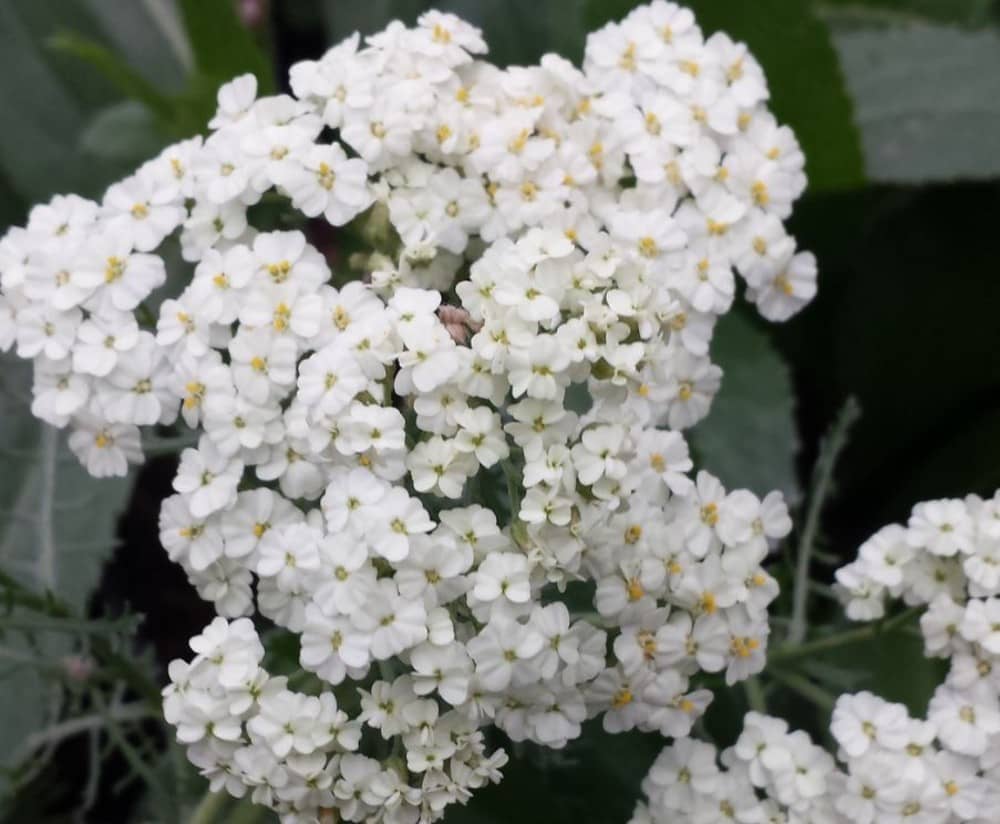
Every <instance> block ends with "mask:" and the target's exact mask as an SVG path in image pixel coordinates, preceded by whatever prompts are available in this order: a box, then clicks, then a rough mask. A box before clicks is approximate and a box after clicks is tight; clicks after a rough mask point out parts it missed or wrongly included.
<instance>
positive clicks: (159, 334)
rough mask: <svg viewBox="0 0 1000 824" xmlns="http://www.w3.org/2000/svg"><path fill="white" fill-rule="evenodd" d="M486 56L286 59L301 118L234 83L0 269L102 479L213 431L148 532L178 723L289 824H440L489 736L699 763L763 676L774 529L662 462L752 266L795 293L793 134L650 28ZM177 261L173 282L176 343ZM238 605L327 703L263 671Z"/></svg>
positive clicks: (13, 240) (782, 530)
mask: <svg viewBox="0 0 1000 824" xmlns="http://www.w3.org/2000/svg"><path fill="white" fill-rule="evenodd" d="M483 51H485V44H484V43H483V41H482V39H481V36H480V33H479V32H478V31H477V30H476V29H474V28H473V27H471V26H469V25H468V24H466V23H464V22H462V21H461V20H459V19H458V18H456V17H454V16H452V15H446V14H440V13H437V12H428V13H427V14H425V15H423V16H422V17H421V18H420V20H419V21H418V24H417V26H416V27H414V28H406V27H405V26H403V25H402V24H399V23H394V24H392V25H390V26H389V27H388V28H387V29H386V30H385V31H383V32H381V33H379V34H377V35H374V36H372V37H370V38H368V39H367V40H366V42H365V44H364V45H362V43H361V41H360V38H358V37H357V36H355V37H353V38H350V39H348V40H347V41H345V42H344V43H342V44H340V45H338V46H336V47H335V48H333V49H332V50H331V51H329V52H328V53H327V54H326V55H325V56H324V57H323V58H321V59H320V60H319V61H314V62H304V63H300V64H298V65H296V66H294V67H293V68H292V71H291V78H290V85H291V90H292V93H293V95H280V96H277V97H267V98H261V99H258V98H257V96H256V83H255V81H254V79H253V78H252V77H250V76H246V77H241V78H237V79H236V80H234V81H232V82H231V83H229V84H227V85H226V86H224V87H223V88H222V89H221V90H220V91H219V96H218V102H219V106H218V111H217V114H216V116H215V118H214V119H213V120H212V121H211V123H210V124H209V125H210V128H211V130H212V131H211V133H210V135H209V136H208V137H206V138H205V139H201V138H195V139H192V140H189V141H185V142H183V143H181V144H178V145H175V146H172V147H170V148H168V149H166V150H165V151H164V152H163V153H162V155H161V156H160V157H158V158H156V159H155V160H153V161H150V162H149V163H147V164H146V165H145V166H143V167H142V168H141V169H140V170H139V171H138V172H137V173H136V174H135V175H134V176H132V177H130V178H128V179H127V180H125V181H123V182H121V183H118V184H116V185H114V186H112V187H111V188H110V189H109V190H108V192H107V194H106V195H105V198H104V201H103V203H102V204H100V205H98V204H96V203H91V202H89V201H86V200H83V199H80V198H76V197H65V198H56V199H55V200H54V201H52V203H50V204H49V205H47V206H42V207H37V208H36V209H35V210H33V211H32V213H31V216H30V219H29V222H28V225H27V226H26V227H25V228H23V229H15V230H12V231H11V232H10V233H9V234H8V235H7V236H6V237H5V238H4V239H3V240H2V241H0V286H2V294H0V347H2V348H8V347H9V346H11V345H15V344H16V350H17V353H18V355H20V356H21V357H25V358H31V359H33V360H34V363H35V386H34V407H33V408H34V411H35V414H36V415H38V416H39V417H42V418H44V419H45V420H47V421H48V422H50V423H52V424H54V425H56V426H70V427H71V428H72V430H73V434H72V435H71V437H70V445H71V447H72V448H73V450H74V451H75V452H76V454H77V455H78V456H79V457H80V459H81V460H82V461H83V463H84V464H85V465H86V466H87V468H88V469H89V470H90V472H91V473H92V474H94V475H97V476H102V475H114V474H122V473H124V472H125V471H126V468H127V465H128V464H129V463H135V462H138V461H140V460H141V459H142V451H141V447H140V444H141V442H140V433H139V427H141V426H148V425H153V424H170V423H172V422H174V421H175V420H176V419H177V417H178V416H180V417H181V418H182V419H183V421H184V423H186V424H187V425H188V426H189V427H191V428H193V429H195V430H198V431H199V432H200V439H199V441H198V443H197V447H196V448H190V449H186V450H185V451H184V452H183V454H182V455H181V460H180V466H179V469H178V472H177V476H176V478H175V480H174V489H175V491H176V493H177V494H176V495H174V496H172V497H170V498H168V499H167V500H166V501H165V502H164V504H163V508H162V512H161V517H160V534H161V540H162V543H163V545H164V547H165V548H166V549H167V551H168V553H169V554H170V557H171V558H172V559H173V560H175V561H176V562H177V563H179V564H180V565H181V566H182V567H183V568H184V570H185V571H186V573H187V574H188V577H189V578H190V580H191V582H192V584H193V585H194V586H195V587H196V588H197V589H198V592H199V593H200V594H201V596H202V597H203V598H205V599H207V600H209V601H212V602H213V603H214V604H215V607H216V610H217V612H218V613H219V615H220V618H219V619H217V620H216V621H215V622H214V623H213V624H212V625H211V626H210V627H209V628H208V629H207V630H206V631H205V633H204V634H203V635H201V636H198V638H196V639H194V641H193V642H192V647H193V649H194V651H195V653H197V656H198V657H197V658H195V660H194V661H193V662H192V663H191V664H181V663H178V664H175V666H174V667H173V668H172V670H171V678H172V682H173V683H172V685H171V687H169V688H168V690H167V716H168V719H169V720H170V721H171V723H174V724H176V725H177V727H178V735H179V737H180V739H181V740H182V741H184V742H185V743H187V744H189V745H190V748H191V749H190V755H191V758H192V760H193V761H194V762H195V763H196V764H198V766H199V767H200V768H201V769H202V771H203V772H204V773H205V774H206V775H208V776H210V777H212V778H213V780H214V781H215V783H216V784H217V786H225V787H226V788H227V789H228V790H229V791H230V792H233V793H234V794H239V793H242V792H244V791H245V790H246V788H252V789H253V795H254V798H255V799H256V800H257V801H259V802H260V803H264V804H268V805H270V806H273V807H274V808H275V809H277V810H278V811H279V812H280V813H281V814H282V815H283V816H284V817H285V820H286V821H288V822H307V821H313V820H314V819H315V818H316V817H317V815H318V814H319V811H320V810H329V809H332V808H336V809H337V810H338V814H339V816H340V817H341V818H343V819H345V820H352V821H362V820H363V821H372V822H375V821H386V822H392V824H395V822H412V821H418V820H419V821H432V820H436V819H437V818H439V817H440V816H441V815H442V814H443V810H444V808H445V806H446V805H447V804H449V803H452V802H455V801H459V802H464V801H465V800H466V799H467V797H468V794H469V792H470V790H471V789H474V788H475V787H477V786H480V785H481V784H483V783H485V782H487V781H492V780H496V778H497V777H498V770H499V767H500V766H501V765H502V762H503V760H504V758H505V756H504V755H503V753H502V752H496V753H494V754H492V755H487V753H486V750H485V743H484V738H483V735H482V732H481V731H480V728H482V727H485V726H489V725H495V726H497V727H499V728H500V729H501V730H503V732H504V733H506V735H507V736H508V737H509V738H511V739H514V740H516V741H520V740H531V741H535V742H538V743H540V744H544V745H547V746H551V747H561V746H563V745H565V744H566V742H567V741H569V740H571V739H573V738H575V737H576V736H578V735H579V734H580V731H581V724H582V722H583V721H584V720H585V719H587V718H591V717H595V716H598V715H602V716H603V723H604V726H605V727H606V728H607V729H608V730H610V731H621V730H627V729H632V728H636V727H638V728H640V729H644V730H656V731H659V732H661V733H662V734H664V735H668V736H673V737H677V738H680V737H684V736H686V735H687V734H688V733H689V731H690V729H691V726H692V724H693V722H694V721H695V720H696V719H697V718H698V717H699V715H700V714H701V713H702V712H703V711H704V709H705V707H706V706H707V704H708V702H709V700H710V699H711V693H710V692H708V691H707V690H704V689H698V688H697V685H693V684H692V683H691V679H692V677H693V676H695V675H696V674H698V673H699V672H710V673H721V672H724V673H725V679H726V680H727V682H729V683H733V682H735V681H738V680H740V679H743V678H746V677H748V676H749V675H750V674H752V673H754V672H758V671H759V670H760V669H761V668H762V667H763V662H764V655H765V651H766V645H767V636H768V624H767V605H768V603H769V602H770V601H771V600H772V599H773V598H774V597H775V595H776V593H777V585H776V583H775V582H774V580H773V579H772V578H771V577H770V576H769V575H768V574H767V573H766V572H765V571H764V570H763V568H762V567H761V563H762V562H763V560H764V558H765V556H766V555H767V553H768V549H769V546H770V544H771V543H772V542H773V541H774V540H776V539H779V538H781V537H782V536H784V535H785V534H786V533H787V532H788V530H789V529H790V521H789V518H788V513H787V510H786V507H785V504H784V502H783V500H782V498H781V496H780V494H778V493H771V494H769V495H767V496H765V497H764V498H763V499H760V498H758V497H757V496H755V495H754V494H753V493H751V492H749V491H747V490H736V491H731V492H727V490H725V489H724V488H723V487H722V485H721V484H720V483H719V482H718V481H717V480H716V479H715V478H713V477H712V476H711V475H709V474H708V473H706V472H699V473H698V474H697V475H696V476H695V477H693V478H692V477H691V474H690V473H691V470H692V469H693V466H692V462H691V460H690V457H689V454H688V449H687V445H686V443H685V441H684V438H683V436H682V435H681V434H680V432H679V431H677V430H680V429H683V428H686V427H688V426H690V425H692V424H694V423H696V422H697V421H698V420H700V419H701V418H702V417H704V415H705V414H706V413H707V411H708V408H709V405H710V403H711V400H712V398H713V396H714V395H715V393H716V391H717V390H718V386H719V382H720V379H721V371H720V370H719V369H718V367H716V366H714V365H713V364H712V363H711V361H710V359H709V356H708V351H709V344H710V341H711V337H712V331H713V328H714V324H715V321H716V319H717V318H718V317H719V316H720V315H721V314H723V313H725V312H726V311H728V310H729V308H730V306H731V304H732V302H733V300H734V296H735V293H736V283H735V278H734V270H735V271H738V272H739V273H740V275H741V276H742V277H743V279H744V281H745V283H746V290H745V293H746V295H747V297H748V298H749V299H750V300H751V301H752V302H754V303H755V304H756V305H757V307H758V309H759V310H760V312H761V313H762V314H763V315H764V316H765V317H766V318H769V319H774V320H783V319H785V318H787V317H789V316H790V315H791V314H793V313H794V312H795V311H797V310H798V309H799V308H801V307H802V306H803V305H804V304H805V303H806V302H807V301H808V300H809V299H811V297H812V296H813V294H814V292H815V274H816V273H815V261H814V260H813V258H812V256H811V255H809V254H807V253H796V248H795V242H794V240H793V239H792V238H790V237H789V236H788V235H787V234H786V232H785V230H784V227H783V224H782V221H783V219H784V218H786V217H787V216H788V214H789V213H790V210H791V205H792V202H793V201H794V199H795V198H796V197H798V195H799V194H800V193H801V191H802V189H803V187H804V185H805V178H804V175H803V172H802V167H803V158H802V154H801V152H800V151H799V149H798V147H797V144H796V142H795V139H794V136H793V135H792V133H791V132H790V131H789V130H788V129H787V128H786V127H781V126H779V125H778V124H777V123H776V122H775V120H774V118H773V116H772V115H771V114H770V113H769V112H768V110H767V108H766V105H765V104H766V100H767V88H766V85H765V83H764V79H763V75H762V72H761V70H760V67H759V65H758V64H757V63H756V62H755V61H754V60H753V58H752V56H751V55H749V54H748V52H747V50H746V48H745V46H743V45H741V44H737V43H733V42H732V41H731V40H730V39H729V38H727V37H726V36H725V35H723V34H716V35H713V36H712V37H710V38H708V39H707V40H706V39H705V38H703V36H702V34H701V32H700V30H699V29H698V27H697V25H696V24H695V22H694V18H693V16H692V15H691V13H690V12H689V11H687V10H685V9H682V8H680V7H678V6H676V5H674V4H672V3H667V2H663V0H656V2H653V3H652V4H650V5H649V6H644V7H641V8H638V9H636V10H635V11H633V12H632V13H631V14H630V15H629V17H628V18H626V19H625V20H624V21H623V22H622V23H621V24H611V25H609V26H607V27H605V28H604V29H602V30H601V31H599V32H596V33H595V34H593V35H591V37H590V38H589V39H588V43H587V50H586V58H585V62H584V66H583V70H582V71H581V70H578V69H576V68H574V67H573V66H571V65H570V64H569V63H567V62H566V61H564V60H561V59H560V58H558V57H555V56H553V55H549V56H546V57H545V58H544V59H543V60H542V61H541V64H540V65H539V66H535V67H530V68H511V69H507V70H499V69H497V68H495V67H492V66H490V65H489V64H486V63H484V62H482V61H479V60H477V59H475V58H474V55H476V54H479V53H481V52H483ZM275 209H277V210H280V212H281V215H280V218H279V219H275V218H274V210H275ZM269 217H270V219H268V218H269ZM264 223H267V225H266V226H263V225H260V224H264ZM324 225H325V226H326V227H327V232H326V235H328V232H329V230H328V227H329V226H330V225H332V226H335V227H342V228H341V229H340V231H339V232H338V233H337V235H336V237H337V238H338V240H343V241H344V246H345V247H346V248H349V249H352V250H353V249H355V248H356V247H357V246H358V244H359V243H360V244H361V249H360V250H359V251H353V253H352V254H350V255H349V256H345V257H347V258H348V260H347V263H348V266H349V267H350V268H352V269H353V270H354V271H353V272H350V271H345V267H344V266H343V265H341V266H340V268H339V269H338V268H337V267H336V266H334V267H333V268H331V261H332V260H334V258H335V254H334V252H337V251H340V250H339V249H335V250H332V251H330V253H328V254H325V253H323V252H321V251H320V249H319V248H318V246H322V243H321V241H319V240H318V238H323V237H325V236H326V235H325V234H324V233H323V232H322V231H321V229H322V227H323V226H324ZM258 226H259V228H258ZM175 233H176V234H177V235H178V236H179V243H180V249H181V253H182V256H183V258H184V259H185V260H186V261H188V262H189V263H190V264H193V273H192V274H191V276H190V278H189V279H186V280H184V279H181V282H179V283H178V284H176V285H177V286H178V288H177V289H174V290H173V292H172V294H173V295H174V296H173V297H170V298H168V299H165V300H163V301H162V303H160V304H159V309H158V314H157V313H154V311H153V305H154V304H152V303H151V301H152V299H153V294H154V292H155V291H156V290H157V289H158V287H160V286H162V285H163V284H164V283H165V282H166V281H167V273H166V266H165V264H164V261H163V258H162V257H159V256H157V255H156V254H154V252H155V250H157V249H158V248H159V247H161V246H162V245H163V244H164V243H165V242H169V241H170V239H171V237H172V236H173V235H174V234H175ZM359 275H360V277H358V276H359ZM355 278H356V279H355ZM588 600H589V601H590V602H592V607H591V608H584V609H583V610H582V611H571V610H570V607H569V606H568V604H570V603H576V604H579V603H580V602H581V601H583V602H586V601H588ZM255 611H256V612H257V613H259V614H260V615H261V616H262V617H263V618H265V619H268V620H269V621H270V622H271V623H272V624H273V625H275V626H277V627H279V628H282V629H284V630H287V631H289V632H291V633H294V634H295V635H297V636H299V641H300V644H299V663H300V664H301V667H302V668H303V670H305V671H306V672H307V673H311V674H313V675H315V678H314V679H313V681H312V682H311V686H310V689H311V690H312V692H309V691H303V692H297V691H295V690H293V689H291V688H290V687H289V684H290V683H291V682H289V681H286V680H285V678H284V676H282V675H274V676H272V675H270V674H268V673H267V672H266V671H264V670H263V669H262V668H261V661H262V660H263V659H262V656H263V649H262V645H261V641H260V638H259V636H258V634H257V632H256V630H255V629H254V627H253V625H252V624H251V623H250V622H249V621H248V620H246V618H245V616H249V615H252V614H253V613H254V612H255ZM227 619H231V623H230V622H229V620H227ZM346 686H353V688H354V689H353V692H352V694H353V695H354V697H355V698H358V699H359V700H360V704H359V706H358V707H357V708H354V707H353V706H352V705H351V702H350V701H346V702H345V700H339V699H343V698H344V696H345V694H346V693H345V691H344V687H346ZM334 687H337V689H338V692H337V693H336V695H337V696H338V697H335V693H334V691H333V688H334ZM303 689H305V688H304V687H303ZM314 693H315V694H314ZM342 707H347V708H349V709H350V710H351V713H352V715H353V717H349V716H348V714H347V711H346V710H344V709H343V708H342Z"/></svg>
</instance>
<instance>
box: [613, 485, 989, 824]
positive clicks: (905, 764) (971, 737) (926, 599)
mask: <svg viewBox="0 0 1000 824" xmlns="http://www.w3.org/2000/svg"><path fill="white" fill-rule="evenodd" d="M998 553H1000V493H998V495H997V496H995V497H994V498H993V499H991V500H983V499H981V498H979V497H977V496H974V495H970V496H969V497H968V498H966V499H964V500H940V501H928V502H924V503H920V504H917V505H916V506H915V507H914V508H913V512H912V515H911V517H910V520H909V523H908V524H907V526H905V527H904V526H901V525H896V524H893V525H890V526H887V527H884V528H883V529H881V530H879V532H877V533H876V534H875V535H874V536H872V537H871V538H870V539H869V540H868V541H866V542H865V543H864V544H863V545H862V546H861V548H860V550H859V553H858V558H857V560H856V561H854V562H853V563H851V564H848V565H847V566H845V567H843V568H841V569H840V570H838V572H837V581H838V584H837V589H838V592H839V593H840V595H841V597H842V600H843V601H844V603H845V605H846V608H847V613H848V616H849V617H851V618H853V619H855V620H867V621H870V620H876V619H879V618H881V617H883V615H884V614H885V602H886V600H887V599H888V598H890V597H891V598H893V599H902V600H903V601H904V602H905V603H906V604H908V605H910V606H911V607H915V608H926V609H925V611H924V612H923V613H922V615H921V620H920V627H921V631H922V634H923V637H924V643H925V648H926V652H927V654H928V655H931V656H936V657H943V658H948V659H950V669H949V672H948V676H947V678H946V679H945V682H944V683H943V684H942V685H940V686H939V687H938V688H937V690H936V691H935V693H934V696H933V697H932V699H931V701H930V706H929V707H928V710H927V717H926V719H923V718H913V717H911V716H910V714H909V711H908V710H907V708H906V707H905V706H904V705H902V704H897V703H892V702H889V701H886V700H884V699H883V698H881V697H879V696H877V695H874V694H872V693H870V692H860V693H856V694H845V695H842V696H840V697H839V698H838V700H837V702H836V706H835V707H834V710H833V717H832V720H831V725H830V732H831V734H832V736H833V738H834V739H835V740H836V742H837V744H838V747H839V749H838V753H837V756H838V759H839V761H840V762H841V764H840V765H838V764H836V763H835V762H834V759H833V757H832V756H831V755H830V754H829V753H827V752H826V751H824V750H823V749H821V748H819V747H817V746H816V745H814V744H813V743H812V742H811V741H810V740H809V737H808V736H807V735H806V734H805V733H804V732H802V731H796V732H789V731H788V725H787V724H786V723H785V722H784V721H782V720H781V719H777V718H770V717H768V716H764V715H760V714H758V713H755V712H751V713H749V714H748V715H747V716H746V719H745V724H744V730H743V733H742V735H741V736H740V738H739V740H738V741H737V743H736V744H735V746H733V747H731V748H729V749H728V750H726V751H725V752H723V753H722V755H721V764H722V765H723V768H722V769H720V767H719V765H718V763H717V759H716V750H715V748H714V747H713V746H711V745H709V744H705V743H702V742H699V741H696V740H693V739H687V740H682V741H678V742H675V743H674V744H673V745H672V746H670V747H668V748H666V749H665V750H664V751H663V752H662V753H661V755H660V756H659V758H658V759H657V761H656V763H655V765H654V766H653V768H652V769H651V771H650V773H649V775H648V776H647V777H646V779H645V782H644V784H643V791H644V793H645V794H646V796H647V799H648V801H647V802H644V803H640V805H639V807H638V808H637V810H636V813H635V815H634V816H633V819H632V821H633V822H635V824H650V822H655V824H661V822H662V823H663V824H665V822H668V821H685V822H686V821H692V822H699V821H706V822H707V821H716V820H719V819H720V817H721V818H731V819H735V820H737V821H821V822H830V824H883V822H899V823H900V824H902V823H903V822H906V823H907V824H911V823H912V822H920V824H958V823H959V822H982V824H985V822H987V821H991V820H993V819H994V818H995V816H994V814H993V812H992V811H994V810H996V808H997V804H998V803H1000V679H998V674H1000V599H998V597H997V596H998V595H1000V574H998V572H997V569H998V566H997V562H998V558H1000V554H998Z"/></svg>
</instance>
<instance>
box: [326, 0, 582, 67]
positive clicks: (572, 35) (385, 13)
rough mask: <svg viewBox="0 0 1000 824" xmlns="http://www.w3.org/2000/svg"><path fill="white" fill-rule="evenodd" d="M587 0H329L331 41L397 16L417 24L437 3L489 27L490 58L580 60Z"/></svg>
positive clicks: (503, 60) (510, 62)
mask: <svg viewBox="0 0 1000 824" xmlns="http://www.w3.org/2000/svg"><path fill="white" fill-rule="evenodd" d="M583 5H584V3H583V0H561V2H558V3H537V2H533V0H440V2H431V0H372V2H368V3H344V2H340V0H325V2H324V4H323V10H324V16H325V19H326V23H327V29H328V31H329V32H330V35H331V42H337V41H339V40H341V39H343V38H344V37H347V36H348V35H349V34H351V33H352V32H354V31H359V32H361V33H362V34H363V35H369V34H374V33H375V32H377V31H379V30H380V29H382V28H384V27H385V26H386V25H387V24H388V23H389V22H390V21H391V20H394V19H400V20H403V21H404V22H406V23H408V24H413V23H414V22H415V21H416V19H417V17H419V16H420V15H421V14H422V13H423V12H425V11H427V10H428V9H431V8H436V9H439V10H441V11H447V12H452V13H453V14H457V15H458V16H459V17H461V18H463V19H464V20H467V21H468V22H470V23H473V24H474V25H476V26H479V27H480V28H481V29H482V30H483V34H484V36H485V38H486V43H487V45H488V46H489V48H490V51H489V60H490V62H492V63H495V64H496V65H499V66H508V65H514V64H519V65H524V64H530V63H535V62H537V61H538V59H539V58H540V57H541V56H542V55H543V54H546V53H547V52H556V53H558V54H561V55H563V56H564V57H567V58H569V59H571V60H574V61H576V62H579V60H580V59H581V58H582V56H583V43H584V39H585V37H586V31H585V29H584V25H583V19H584V14H583Z"/></svg>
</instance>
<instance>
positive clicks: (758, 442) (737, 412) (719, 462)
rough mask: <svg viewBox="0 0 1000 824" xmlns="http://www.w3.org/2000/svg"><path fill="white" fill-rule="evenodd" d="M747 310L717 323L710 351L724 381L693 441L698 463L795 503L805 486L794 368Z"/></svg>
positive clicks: (728, 481)
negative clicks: (791, 369) (798, 458)
mask: <svg viewBox="0 0 1000 824" xmlns="http://www.w3.org/2000/svg"><path fill="white" fill-rule="evenodd" d="M749 315H750V313H749V312H741V311H739V309H737V311H733V312H730V313H729V314H728V315H726V316H725V317H723V318H722V319H721V320H720V321H719V323H718V325H717V327H716V332H715V337H714V338H713V339H712V351H711V356H712V361H713V362H714V363H717V364H718V365H719V366H721V367H722V372H723V375H722V388H721V390H720V391H719V394H718V395H717V396H716V398H715V402H714V403H713V404H712V409H711V411H710V412H709V413H708V417H707V418H705V420H703V421H701V422H700V423H698V424H697V425H695V427H694V428H693V429H692V430H691V431H690V433H688V440H689V441H690V443H691V448H692V450H693V451H694V457H695V465H696V466H698V467H704V468H706V469H708V470H709V471H710V472H711V473H712V474H714V475H717V476H718V477H719V479H720V480H721V481H722V482H723V483H724V484H725V485H726V486H727V487H729V488H730V489H732V488H738V487H747V488H749V489H750V490H752V491H753V492H755V493H756V494H757V495H759V496H764V495H766V494H767V493H768V492H769V491H771V490H772V489H779V490H781V491H782V492H784V493H785V495H786V496H788V499H789V501H790V502H791V503H794V502H796V501H797V500H798V499H799V497H800V494H801V490H800V486H799V480H798V475H797V469H796V463H795V460H796V455H797V453H798V449H799V439H798V433H797V430H796V424H795V399H794V395H793V390H792V380H791V375H790V374H789V371H788V366H787V365H786V364H785V361H784V358H783V357H782V355H781V354H780V353H779V352H778V350H777V349H775V347H774V344H773V343H771V340H770V338H769V337H768V335H767V332H766V331H763V330H762V329H761V328H760V326H759V325H757V324H755V323H754V321H753V320H751V319H750V318H749ZM758 323H759V321H758Z"/></svg>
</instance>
